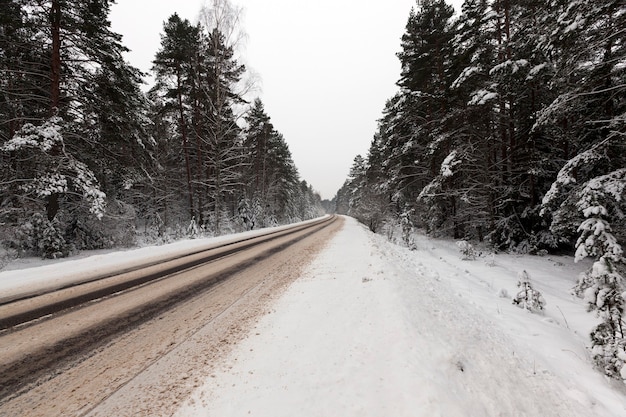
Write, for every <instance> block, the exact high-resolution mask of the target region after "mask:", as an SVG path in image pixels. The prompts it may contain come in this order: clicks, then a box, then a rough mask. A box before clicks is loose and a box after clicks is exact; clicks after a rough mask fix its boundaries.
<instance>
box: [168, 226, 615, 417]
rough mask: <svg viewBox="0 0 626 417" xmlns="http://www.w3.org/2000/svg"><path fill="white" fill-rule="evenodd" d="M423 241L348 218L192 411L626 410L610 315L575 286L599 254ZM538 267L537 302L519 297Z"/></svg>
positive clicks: (187, 410) (187, 412)
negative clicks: (408, 240)
mask: <svg viewBox="0 0 626 417" xmlns="http://www.w3.org/2000/svg"><path fill="white" fill-rule="evenodd" d="M413 247H414V248H415V250H409V249H406V248H403V247H400V246H397V245H394V244H391V243H389V242H388V241H387V240H386V239H385V238H384V237H382V236H379V235H374V234H372V233H370V232H368V231H367V230H366V228H365V227H363V226H362V225H359V224H358V223H356V221H355V220H353V219H347V220H346V226H345V228H344V230H342V231H341V232H340V233H339V234H338V235H337V236H336V237H335V238H334V239H333V240H332V241H331V243H330V244H329V246H328V247H327V249H326V250H325V251H324V252H323V253H322V254H321V255H320V256H319V258H318V259H317V261H316V262H315V263H314V264H313V265H311V266H310V267H309V269H308V270H307V271H306V272H305V274H304V275H303V276H302V277H301V278H300V279H299V280H298V281H296V282H295V283H294V285H293V286H292V287H291V288H290V289H289V290H288V291H287V293H286V294H285V295H284V296H283V297H282V298H281V299H280V300H279V301H278V302H277V303H276V305H275V306H274V309H273V311H272V314H269V315H267V316H265V317H264V318H263V319H262V320H261V321H260V322H259V324H258V325H257V328H256V329H255V331H254V332H253V333H252V334H250V336H249V338H248V339H246V340H244V341H243V342H242V343H241V344H240V345H239V346H238V348H237V349H236V350H235V351H234V352H233V354H232V355H231V357H229V358H228V359H227V360H226V361H225V363H224V364H223V366H222V371H221V372H219V373H218V374H216V375H213V377H212V378H210V379H209V380H207V381H206V383H205V385H204V386H203V387H201V388H200V389H199V390H198V391H197V392H196V394H195V395H194V396H193V397H192V398H190V399H189V401H187V403H186V404H184V405H183V407H182V408H181V409H180V411H179V413H178V415H179V416H192V415H194V416H195V415H248V414H250V415H255V416H272V417H279V416H294V415H297V416H300V417H304V416H338V415H340V416H360V417H361V416H372V417H374V416H428V417H433V416H442V417H443V416H445V417H451V416H568V417H569V416H604V417H613V416H614V417H617V416H623V415H626V393H625V390H624V387H623V386H621V385H619V384H618V383H616V382H615V381H612V380H607V379H606V378H605V377H603V376H602V374H601V373H600V372H597V371H595V370H594V369H593V368H592V364H591V359H590V357H589V353H588V350H587V345H588V343H589V342H588V340H589V336H588V335H589V331H590V330H591V329H592V328H593V326H594V325H595V324H596V322H597V319H596V318H594V316H593V315H590V314H588V313H586V311H585V308H584V305H583V302H582V300H580V299H578V298H576V297H574V296H572V295H571V294H570V290H571V288H572V286H573V285H574V284H575V283H576V277H577V275H578V273H579V272H581V271H583V270H584V269H585V268H586V267H588V265H575V264H573V262H572V260H571V259H570V258H567V257H529V256H515V255H504V254H494V255H489V256H486V257H485V256H478V257H477V259H476V260H462V259H461V257H460V256H459V249H458V247H457V245H456V244H455V242H453V241H448V240H433V239H429V238H426V237H424V236H420V235H416V236H414V245H413ZM524 270H525V271H527V274H528V275H529V276H530V277H532V283H533V286H534V288H536V289H537V290H538V291H540V292H541V294H542V296H543V298H544V299H545V302H546V303H545V306H544V308H543V310H541V311H539V312H537V313H531V312H529V311H527V310H524V309H520V308H518V307H517V306H515V305H513V303H512V299H511V296H510V295H511V294H516V293H517V292H518V290H519V289H518V287H517V283H518V282H519V278H518V274H519V273H520V272H521V271H524Z"/></svg>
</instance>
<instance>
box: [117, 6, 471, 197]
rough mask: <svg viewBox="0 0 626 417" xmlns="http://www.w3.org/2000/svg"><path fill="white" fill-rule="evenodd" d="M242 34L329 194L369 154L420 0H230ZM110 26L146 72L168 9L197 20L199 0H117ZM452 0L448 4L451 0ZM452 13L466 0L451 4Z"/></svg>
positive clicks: (293, 138)
mask: <svg viewBox="0 0 626 417" xmlns="http://www.w3.org/2000/svg"><path fill="white" fill-rule="evenodd" d="M231 1H232V2H233V3H234V4H236V5H238V6H241V7H242V8H243V12H244V15H243V21H242V22H243V29H244V31H245V32H246V33H247V35H248V39H247V42H246V48H245V50H243V51H242V58H243V59H242V61H243V63H245V64H246V66H247V67H249V68H250V69H251V70H252V71H254V72H255V73H256V74H257V75H258V77H259V78H260V81H259V89H258V93H257V94H256V95H258V96H259V97H261V99H262V100H263V103H264V104H265V110H266V112H267V113H268V115H269V116H270V117H271V118H272V122H273V124H274V127H275V128H276V129H277V130H278V131H279V132H281V133H282V134H283V135H284V136H285V139H286V141H287V143H288V144H289V149H290V150H291V153H292V156H293V159H294V162H295V163H296V166H297V167H298V170H299V172H300V176H301V178H302V179H304V180H306V181H307V182H308V183H309V184H311V185H312V186H313V188H315V189H316V190H317V191H319V192H320V194H321V195H322V198H327V199H331V198H332V197H333V196H334V195H335V193H336V192H337V190H338V189H339V188H340V187H341V185H342V184H343V182H344V181H345V179H346V176H347V175H348V171H349V169H350V166H351V165H352V160H353V159H354V157H355V156H356V155H357V154H361V155H363V156H365V155H366V154H367V150H368V149H369V145H370V142H371V140H372V137H373V135H374V133H375V131H376V123H377V120H378V119H379V118H380V116H381V112H382V110H383V107H384V105H385V101H386V100H387V99H388V98H390V97H391V96H392V95H393V94H394V93H395V92H396V91H397V87H396V86H395V82H396V81H397V80H398V78H399V76H400V63H399V61H398V59H397V57H396V55H395V54H396V52H398V51H399V50H400V37H401V36H402V34H403V33H404V29H405V25H406V22H407V19H408V17H409V12H410V10H411V7H412V6H414V5H415V4H416V0H231ZM117 2H118V3H117V4H115V5H113V7H112V12H111V23H112V27H113V30H114V31H115V32H118V33H121V34H122V35H123V36H124V39H123V43H124V45H126V47H128V48H130V49H131V52H130V53H129V54H128V56H127V57H126V58H127V60H128V61H129V62H130V63H131V64H133V65H134V66H136V67H138V68H139V69H141V70H143V71H145V72H147V71H149V69H150V67H151V65H152V64H151V61H152V59H153V58H154V54H155V53H156V51H157V50H158V49H159V47H160V34H161V32H162V29H163V22H164V21H165V20H167V18H168V17H169V16H171V15H172V14H173V13H175V12H176V13H178V15H179V16H181V17H182V18H187V19H189V20H190V21H191V22H192V23H195V22H197V19H198V12H199V10H200V8H201V7H202V5H203V4H204V1H203V0H177V1H173V0H117ZM449 2H450V1H449ZM450 3H451V4H453V5H454V6H455V7H456V8H457V10H458V9H459V8H460V5H461V3H462V0H454V1H452V2H450Z"/></svg>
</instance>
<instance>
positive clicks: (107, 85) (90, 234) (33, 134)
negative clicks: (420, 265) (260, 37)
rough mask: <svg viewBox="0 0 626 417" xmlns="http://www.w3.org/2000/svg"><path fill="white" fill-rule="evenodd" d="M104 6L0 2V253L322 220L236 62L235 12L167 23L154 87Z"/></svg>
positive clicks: (224, 9) (76, 0)
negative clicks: (127, 56)
mask: <svg viewBox="0 0 626 417" xmlns="http://www.w3.org/2000/svg"><path fill="white" fill-rule="evenodd" d="M112 3H113V1H112V0H87V1H84V0H48V1H33V0H9V1H5V2H3V4H2V7H1V8H0V74H1V76H0V164H2V167H3V169H2V170H1V172H0V225H1V228H0V241H1V242H2V249H3V251H4V252H3V256H5V257H7V256H8V257H10V256H17V255H20V254H37V255H40V256H43V257H59V256H66V255H68V254H69V253H70V252H72V251H75V250H81V249H98V248H109V247H115V246H128V245H134V244H136V243H137V240H138V239H141V240H143V241H144V242H145V243H160V242H167V241H169V240H171V239H176V238H181V237H193V236H198V235H219V234H224V233H230V232H236V231H241V230H246V229H251V228H259V227H265V226H271V225H276V224H284V223H290V222H294V221H298V220H304V219H309V218H312V217H316V216H319V215H320V214H321V213H322V212H323V210H322V208H321V199H320V196H319V195H318V193H317V192H315V191H314V190H313V188H312V187H311V186H309V185H308V184H307V183H306V182H305V181H302V180H301V179H300V177H299V174H298V170H297V168H296V166H295V165H294V162H293V160H292V157H291V153H290V151H289V148H288V146H287V143H286V142H285V139H284V137H283V136H282V135H281V134H280V133H279V132H278V131H277V130H276V129H275V128H274V126H273V125H272V123H271V120H270V117H269V116H268V115H267V113H266V111H265V109H264V107H263V103H262V102H261V101H260V100H259V99H256V100H249V99H248V97H249V96H250V95H251V93H250V91H251V89H252V87H253V85H252V84H251V81H250V80H251V78H252V77H249V76H248V74H247V73H246V68H245V67H244V65H242V64H241V63H240V62H238V57H237V50H238V49H237V47H238V43H239V42H240V40H241V36H240V35H241V28H240V27H239V14H240V10H238V9H237V8H235V7H234V6H232V4H230V3H229V1H228V0H211V1H209V2H207V5H206V6H205V7H204V8H203V10H202V13H201V18H200V20H199V23H197V24H192V23H190V22H189V21H188V20H186V19H181V18H180V17H179V16H178V15H176V14H174V15H172V16H171V17H170V18H169V19H168V20H167V21H166V22H164V26H163V31H162V33H161V45H160V48H159V50H158V52H157V53H156V56H155V57H154V61H153V64H154V66H153V69H152V70H153V75H154V77H155V83H154V85H152V86H151V88H150V89H149V91H148V92H147V93H144V92H143V91H142V90H141V83H142V76H143V75H144V74H142V73H141V72H140V71H139V70H138V69H136V68H134V67H132V66H131V65H130V64H129V63H127V62H125V61H124V59H123V53H124V52H125V51H127V48H126V47H125V46H124V45H123V43H122V37H121V35H119V34H117V33H114V32H113V31H112V30H111V28H110V22H109V17H108V16H109V12H110V7H111V4H112Z"/></svg>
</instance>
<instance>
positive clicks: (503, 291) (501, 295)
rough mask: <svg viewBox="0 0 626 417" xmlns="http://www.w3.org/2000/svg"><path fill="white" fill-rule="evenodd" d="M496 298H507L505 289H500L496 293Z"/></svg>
mask: <svg viewBox="0 0 626 417" xmlns="http://www.w3.org/2000/svg"><path fill="white" fill-rule="evenodd" d="M498 297H500V298H509V292H508V291H507V290H506V288H500V291H499V292H498Z"/></svg>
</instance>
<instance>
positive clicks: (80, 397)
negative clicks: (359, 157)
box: [0, 217, 343, 417]
mask: <svg viewBox="0 0 626 417" xmlns="http://www.w3.org/2000/svg"><path fill="white" fill-rule="evenodd" d="M342 224H343V220H342V219H341V218H338V217H329V218H325V219H324V220H323V221H322V222H316V223H312V224H311V227H306V228H301V229H300V230H297V231H295V232H293V233H285V234H280V235H278V234H276V235H275V236H272V237H271V238H267V237H266V238H265V239H260V240H261V241H260V243H259V242H251V240H252V239H248V240H246V242H247V243H242V245H243V246H245V247H243V248H242V249H241V250H234V251H233V250H228V251H226V252H227V253H226V252H224V254H223V255H224V256H213V257H212V258H211V257H210V258H211V259H210V261H209V262H208V263H206V264H204V263H198V264H195V265H193V266H191V267H189V268H187V269H183V270H179V271H177V272H174V273H170V274H169V275H167V276H164V277H158V278H155V279H151V280H147V281H146V280H143V281H145V282H140V283H139V285H138V286H131V287H129V288H123V289H121V290H120V288H121V287H118V286H115V285H118V284H119V278H117V281H115V282H116V284H115V285H113V286H110V287H111V288H113V289H114V293H112V294H109V293H108V292H107V291H105V290H102V289H101V288H99V289H97V290H93V286H94V285H97V284H96V283H98V282H99V281H101V280H92V281H90V282H88V283H86V285H87V289H85V288H83V287H82V286H81V285H77V286H75V287H70V288H64V289H58V290H60V292H58V291H53V292H50V293H47V294H32V295H31V296H30V297H25V298H23V299H18V300H14V301H13V303H14V305H15V306H16V307H15V311H12V310H11V308H10V307H9V306H10V305H11V303H5V304H4V305H0V322H4V323H5V324H6V323H11V322H12V321H13V322H15V323H13V324H12V325H11V326H9V325H6V326H3V329H2V330H1V332H0V416H20V415H24V416H25V415H28V416H31V417H35V416H67V415H72V416H96V415H102V416H110V415H116V416H122V415H150V416H159V415H171V413H172V412H173V411H174V410H175V409H176V407H177V405H178V403H179V402H180V401H182V400H184V399H186V398H187V397H188V396H189V395H190V394H191V392H192V391H193V389H194V388H195V387H197V386H198V385H199V384H200V383H201V382H202V381H204V380H205V379H206V378H207V377H209V376H210V375H212V373H213V364H214V363H216V362H217V361H216V360H217V359H219V358H220V357H222V356H223V355H225V354H227V353H228V352H230V349H231V348H232V346H233V345H234V344H235V343H236V342H237V341H239V340H240V339H241V338H242V337H244V336H245V335H246V333H247V332H248V331H249V330H250V329H251V328H252V327H251V326H253V325H254V323H255V322H256V320H257V319H258V318H259V317H260V316H262V315H264V314H270V313H271V303H270V301H271V300H272V299H274V298H275V297H277V296H279V295H280V294H281V293H282V291H283V290H284V289H285V288H287V286H288V285H289V284H290V283H291V282H292V281H293V280H295V279H296V278H297V277H298V276H299V275H300V271H301V269H302V268H303V267H304V266H306V265H307V264H308V263H309V262H310V261H311V260H312V259H313V258H314V256H315V255H316V254H317V253H318V252H319V251H320V250H321V248H322V247H323V246H324V244H325V243H326V242H327V241H328V240H329V239H330V237H332V236H333V235H334V234H335V232H337V231H338V230H339V229H340V228H341V227H342ZM155 267H156V268H158V266H156V265H152V266H150V268H155ZM133 273H134V274H136V271H133ZM111 278H112V277H107V278H106V279H109V280H110V279H111ZM140 281H141V280H140ZM102 285H103V286H104V287H107V285H108V284H107V285H104V284H102ZM68 291H69V293H70V294H69V295H68ZM77 294H78V295H77ZM85 294H96V295H98V297H97V298H94V297H91V296H89V295H85ZM103 294H104V295H103ZM45 297H49V299H46V298H45ZM68 299H70V300H74V301H65V302H64V301H59V300H68ZM24 303H30V304H31V305H35V307H33V308H32V310H33V311H34V310H37V311H39V312H40V313H42V314H44V316H43V317H40V318H36V319H34V320H33V317H34V316H35V314H34V313H33V314H31V313H29V309H28V308H27V307H25V306H24V305H25V304H24ZM51 305H54V306H58V308H59V309H63V310H62V311H58V312H57V311H55V308H56V307H49V306H51ZM42 306H43V307H42ZM68 306H69V308H68ZM16 311H17V313H16ZM20 317H21V318H24V320H20V319H19V318H20ZM7 318H8V319H7ZM3 319H4V321H3ZM21 321H25V322H24V323H21ZM17 323H21V324H17ZM15 324H17V325H15Z"/></svg>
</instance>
